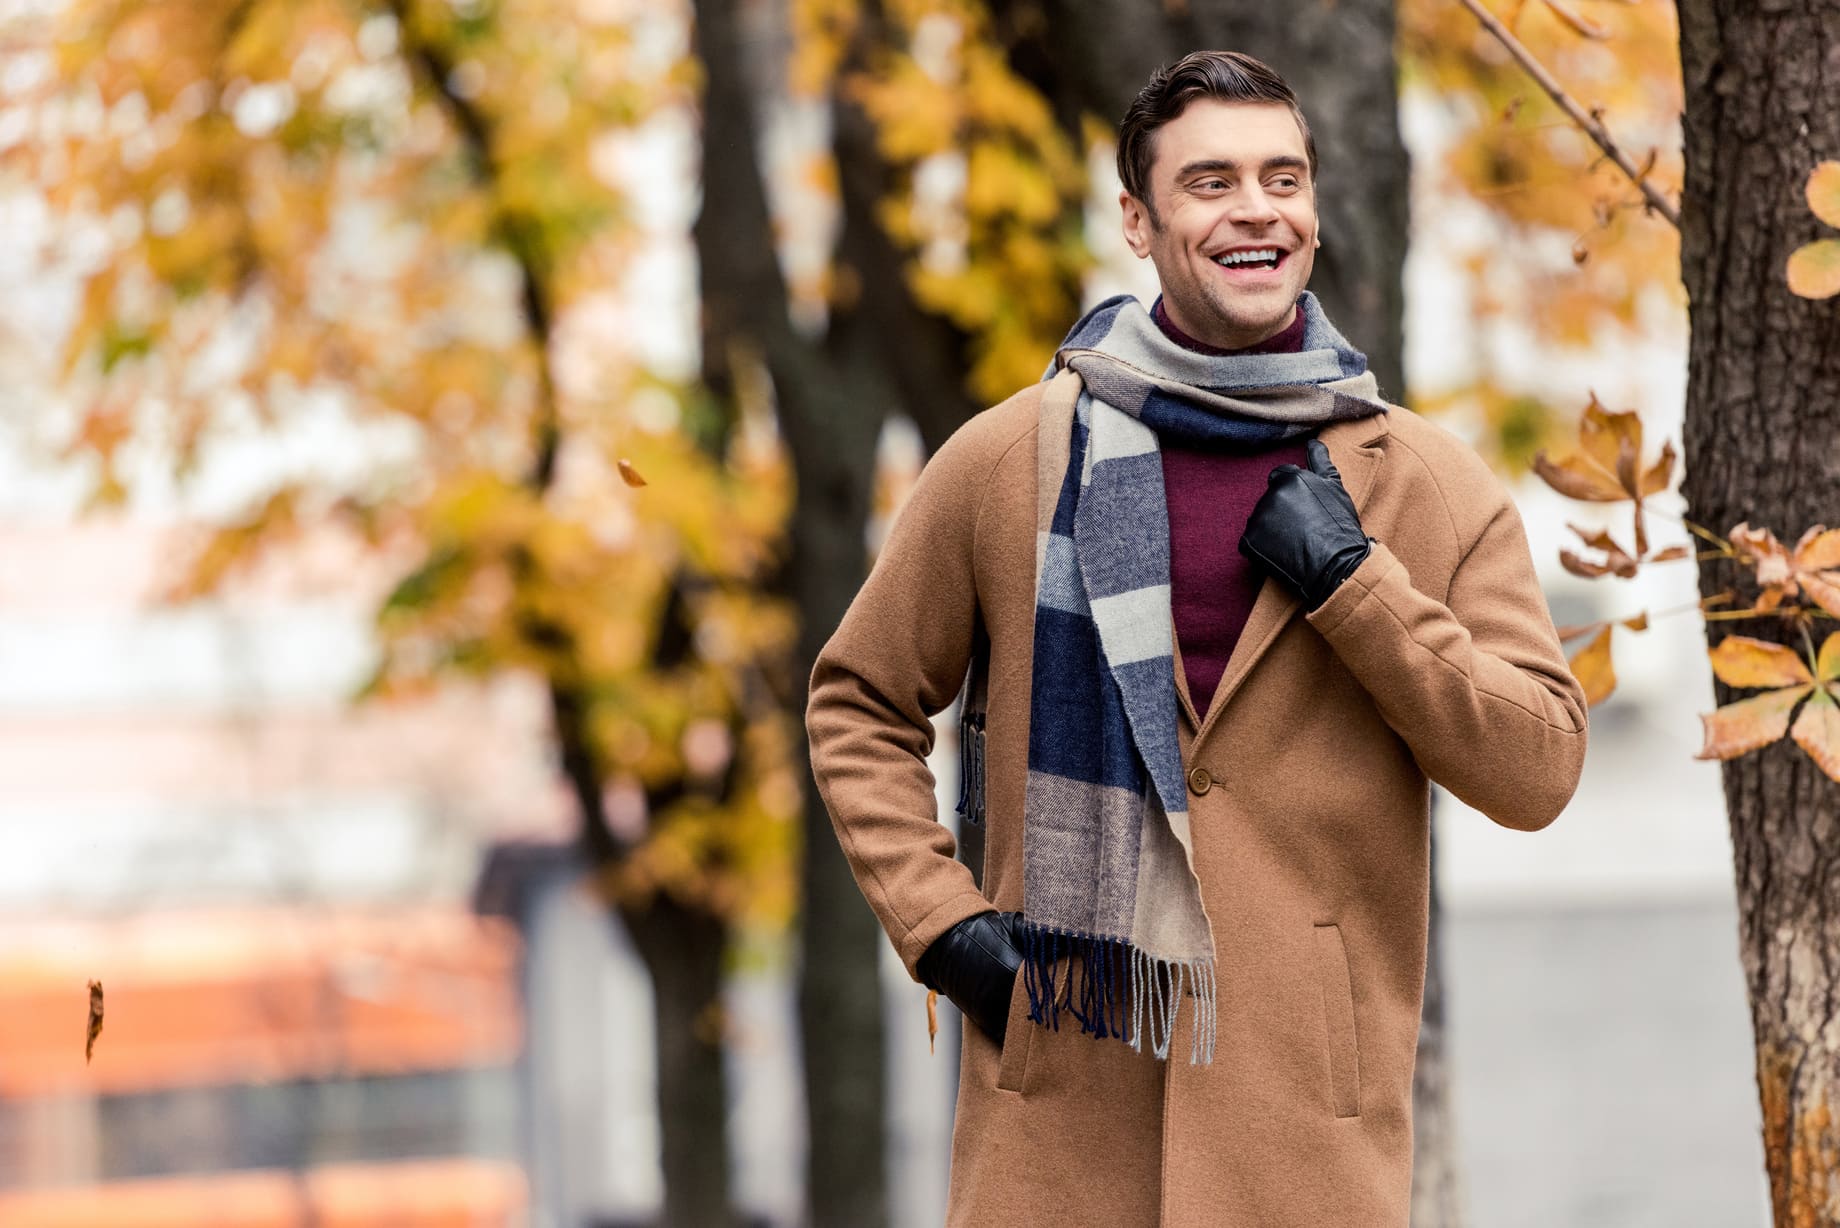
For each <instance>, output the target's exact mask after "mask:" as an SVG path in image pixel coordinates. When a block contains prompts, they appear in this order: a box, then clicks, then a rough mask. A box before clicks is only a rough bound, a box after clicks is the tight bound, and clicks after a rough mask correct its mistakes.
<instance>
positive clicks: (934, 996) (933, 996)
mask: <svg viewBox="0 0 1840 1228" xmlns="http://www.w3.org/2000/svg"><path fill="white" fill-rule="evenodd" d="M937 1035H939V991H938V990H937V989H929V990H927V991H926V1051H927V1052H928V1053H932V1052H933V1038H934V1037H935V1036H937Z"/></svg>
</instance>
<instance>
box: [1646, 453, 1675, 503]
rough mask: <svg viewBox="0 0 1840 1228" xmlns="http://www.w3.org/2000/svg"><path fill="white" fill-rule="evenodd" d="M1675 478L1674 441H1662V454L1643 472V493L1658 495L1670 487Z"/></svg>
mask: <svg viewBox="0 0 1840 1228" xmlns="http://www.w3.org/2000/svg"><path fill="white" fill-rule="evenodd" d="M1673 480H1674V441H1673V440H1672V439H1664V440H1662V441H1661V456H1660V459H1658V460H1656V461H1655V463H1654V464H1652V465H1650V466H1649V467H1648V469H1647V470H1646V471H1644V472H1643V474H1642V493H1643V494H1644V495H1656V494H1660V493H1661V492H1662V491H1664V490H1666V489H1667V488H1668V484H1669V483H1670V482H1672V481H1673Z"/></svg>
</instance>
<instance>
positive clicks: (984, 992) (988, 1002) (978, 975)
mask: <svg viewBox="0 0 1840 1228" xmlns="http://www.w3.org/2000/svg"><path fill="white" fill-rule="evenodd" d="M1021 920H1022V914H1021V913H1013V912H981V913H978V914H977V915H976V916H974V917H966V918H965V919H964V920H963V921H960V922H959V923H958V924H957V925H955V926H953V927H952V928H951V929H949V930H947V931H946V932H945V933H943V934H941V935H940V936H939V937H938V938H936V939H934V940H933V945H932V946H930V947H928V948H927V949H926V953H925V954H924V955H922V956H921V957H920V962H919V963H918V964H916V965H915V971H917V972H918V973H919V974H920V980H921V982H922V983H923V984H925V985H926V987H927V988H928V989H936V990H938V991H939V992H940V993H942V994H944V995H945V996H946V997H948V998H950V999H951V1000H952V1005H954V1006H956V1007H958V1009H959V1010H961V1011H963V1012H965V1017H966V1018H968V1019H970V1020H971V1022H973V1023H975V1024H977V1025H978V1027H980V1028H982V1029H983V1030H984V1035H986V1036H988V1037H990V1039H992V1040H994V1041H996V1042H997V1044H998V1045H1001V1044H1002V1043H1003V1033H1004V1032H1005V1031H1006V1030H1007V1029H1008V1026H1009V1000H1010V995H1011V994H1012V993H1013V992H1014V991H1015V988H1016V973H1017V969H1019V968H1021V967H1022V940H1021V938H1020V936H1019V935H1018V934H1017V931H1016V927H1017V925H1018V924H1019V923H1020V921H1021Z"/></svg>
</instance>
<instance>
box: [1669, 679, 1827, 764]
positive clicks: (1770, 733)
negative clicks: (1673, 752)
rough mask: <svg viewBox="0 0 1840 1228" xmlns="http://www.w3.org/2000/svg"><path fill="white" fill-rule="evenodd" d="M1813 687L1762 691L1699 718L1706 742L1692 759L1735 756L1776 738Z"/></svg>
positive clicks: (1782, 731) (1731, 757)
mask: <svg viewBox="0 0 1840 1228" xmlns="http://www.w3.org/2000/svg"><path fill="white" fill-rule="evenodd" d="M1813 689H1814V688H1813V687H1812V686H1799V687H1789V688H1787V689H1785V690H1781V691H1765V692H1764V693H1763V694H1762V695H1753V696H1752V697H1751V698H1749V699H1741V700H1739V701H1738V702H1737V703H1731V704H1726V705H1725V706H1724V707H1723V708H1720V709H1718V710H1717V711H1714V712H1710V713H1708V714H1706V715H1704V716H1702V717H1700V718H1699V719H1700V723H1701V724H1702V725H1703V726H1704V727H1705V731H1706V744H1705V745H1704V746H1702V747H1701V748H1700V751H1699V753H1698V754H1697V755H1695V756H1694V758H1695V759H1735V758H1737V757H1738V756H1739V755H1742V754H1744V753H1745V752H1746V751H1753V750H1756V749H1758V748H1759V747H1764V746H1768V745H1770V744H1771V743H1772V742H1777V741H1780V740H1781V739H1782V736H1783V735H1784V734H1785V733H1787V732H1788V731H1789V713H1790V712H1792V711H1794V710H1795V705H1796V704H1798V703H1800V702H1801V700H1802V697H1803V696H1805V695H1807V694H1808V692H1810V691H1811V690H1813Z"/></svg>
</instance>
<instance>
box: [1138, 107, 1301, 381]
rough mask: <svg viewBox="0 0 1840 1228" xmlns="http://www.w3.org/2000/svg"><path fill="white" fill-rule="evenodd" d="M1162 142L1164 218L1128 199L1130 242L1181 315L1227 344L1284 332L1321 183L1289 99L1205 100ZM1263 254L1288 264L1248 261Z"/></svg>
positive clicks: (1173, 314) (1154, 172) (1157, 173)
mask: <svg viewBox="0 0 1840 1228" xmlns="http://www.w3.org/2000/svg"><path fill="white" fill-rule="evenodd" d="M1153 140H1154V145H1153V146H1152V148H1153V149H1154V150H1155V154H1156V156H1155V160H1154V161H1153V162H1152V164H1151V167H1150V182H1149V187H1148V190H1149V191H1150V192H1151V193H1152V195H1153V197H1154V200H1155V204H1156V221H1155V222H1154V223H1153V222H1152V221H1151V220H1150V214H1149V211H1148V210H1147V209H1145V207H1144V202H1142V201H1139V200H1137V199H1135V198H1134V197H1132V196H1130V195H1129V194H1128V193H1124V192H1121V193H1119V203H1120V204H1121V205H1122V206H1123V207H1124V236H1125V241H1126V242H1128V243H1129V244H1130V245H1131V250H1132V251H1134V252H1136V253H1137V255H1138V256H1140V257H1142V256H1148V257H1149V258H1150V261H1151V263H1152V264H1154V265H1156V275H1157V279H1158V280H1159V281H1160V282H1161V283H1162V287H1163V307H1164V309H1165V310H1167V311H1168V312H1169V317H1170V319H1171V320H1173V321H1174V322H1175V324H1176V327H1178V328H1180V329H1181V330H1182V331H1183V332H1185V333H1187V334H1188V335H1189V336H1191V337H1194V338H1196V339H1197V340H1200V341H1205V342H1207V343H1209V344H1210V345H1217V346H1221V347H1223V348H1227V349H1240V348H1243V347H1245V346H1249V345H1253V344H1255V343H1257V342H1260V341H1263V340H1265V339H1266V338H1267V337H1270V336H1271V335H1273V334H1274V333H1277V332H1281V331H1282V330H1283V329H1284V328H1285V326H1287V325H1288V324H1289V323H1290V322H1291V313H1292V311H1293V309H1294V308H1295V306H1296V303H1297V296H1298V295H1299V294H1301V293H1303V288H1304V285H1305V284H1306V283H1307V282H1308V281H1309V280H1310V269H1311V266H1312V265H1313V264H1314V263H1315V249H1316V185H1315V184H1314V183H1312V182H1311V181H1310V163H1309V157H1308V155H1307V153H1306V151H1305V149H1304V144H1303V132H1302V130H1301V129H1300V128H1298V126H1297V120H1296V118H1295V117H1294V116H1293V115H1292V114H1291V111H1290V108H1289V107H1287V106H1284V105H1283V104H1281V103H1262V102H1261V103H1248V102H1221V101H1219V100H1217V99H1212V98H1203V99H1197V100H1196V101H1195V102H1192V103H1190V104H1189V105H1188V107H1187V108H1186V109H1185V110H1184V111H1183V112H1182V114H1180V115H1178V116H1177V117H1176V118H1175V119H1173V120H1171V121H1169V122H1168V123H1167V124H1164V125H1163V126H1162V127H1161V128H1159V129H1157V131H1156V134H1155V136H1154V138H1153ZM1259 252H1264V253H1267V254H1268V255H1269V254H1275V255H1276V258H1277V264H1276V265H1275V266H1273V265H1272V264H1271V263H1270V261H1269V259H1266V258H1257V259H1252V260H1251V261H1250V262H1249V263H1248V262H1245V261H1247V259H1248V256H1256V254H1257V253H1259ZM1235 254H1237V255H1235Z"/></svg>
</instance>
